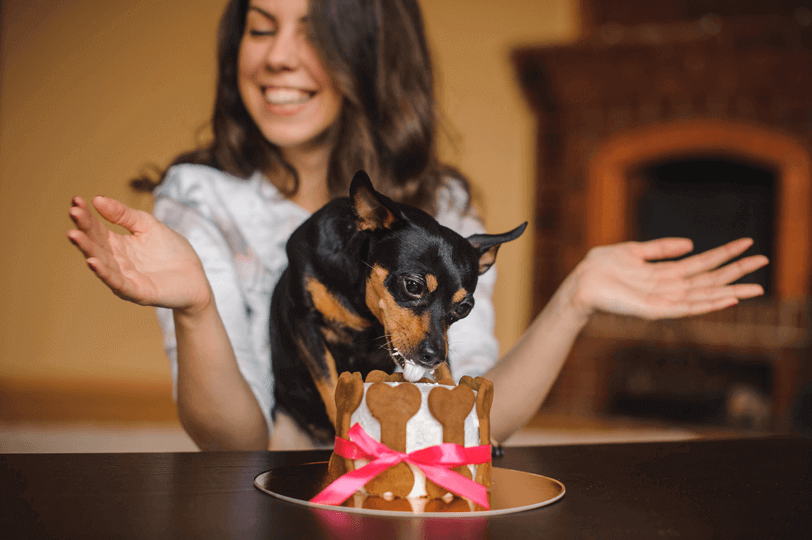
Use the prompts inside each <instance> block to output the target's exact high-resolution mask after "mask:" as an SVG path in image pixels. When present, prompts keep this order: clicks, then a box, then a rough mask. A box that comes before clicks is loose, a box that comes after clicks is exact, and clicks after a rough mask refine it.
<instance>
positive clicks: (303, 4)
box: [237, 0, 342, 152]
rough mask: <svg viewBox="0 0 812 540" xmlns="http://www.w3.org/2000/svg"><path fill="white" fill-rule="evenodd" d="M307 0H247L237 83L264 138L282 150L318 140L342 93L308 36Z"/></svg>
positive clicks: (335, 115) (338, 106) (334, 115)
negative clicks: (248, 0)
mask: <svg viewBox="0 0 812 540" xmlns="http://www.w3.org/2000/svg"><path fill="white" fill-rule="evenodd" d="M307 14H308V1H307V0H250V2H249V6H248V14H247V17H246V21H245V33H244V34H243V36H242V41H241V42H240V54H239V66H238V67H239V69H238V75H237V79H238V87H239V91H240V97H241V98H242V101H243V103H244V104H245V108H246V110H247V111H248V113H249V114H250V115H251V117H252V118H253V120H254V122H255V123H256V124H257V126H258V127H259V130H260V131H261V132H262V134H263V135H264V136H265V138H266V139H267V140H268V141H269V142H271V143H272V144H274V145H276V146H278V147H279V148H280V149H282V150H283V152H284V151H285V150H297V149H306V148H307V147H308V146H310V145H313V144H316V143H318V142H319V141H320V140H323V138H322V136H323V135H325V134H326V133H327V132H328V130H329V128H330V127H331V126H332V125H333V124H334V123H335V122H336V119H337V118H338V115H339V112H340V111H341V103H342V95H341V93H340V92H339V91H338V89H337V88H336V86H335V83H334V81H333V79H332V77H331V76H330V73H329V72H328V71H327V70H326V69H325V67H324V65H323V63H322V60H321V56H320V55H319V52H318V51H317V50H316V48H315V47H314V46H313V44H312V43H311V42H310V40H309V39H308V30H307V24H308V23H307Z"/></svg>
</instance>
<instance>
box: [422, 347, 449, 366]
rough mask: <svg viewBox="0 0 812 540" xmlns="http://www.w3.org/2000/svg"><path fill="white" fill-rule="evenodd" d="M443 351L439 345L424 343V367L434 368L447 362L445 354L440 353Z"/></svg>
mask: <svg viewBox="0 0 812 540" xmlns="http://www.w3.org/2000/svg"><path fill="white" fill-rule="evenodd" d="M440 351H442V349H441V348H440V347H438V346H437V345H434V344H431V343H429V342H427V341H424V342H423V343H422V344H421V345H420V360H421V361H422V363H423V365H425V366H427V367H434V366H436V365H437V364H439V363H441V362H443V361H445V354H444V353H442V352H440Z"/></svg>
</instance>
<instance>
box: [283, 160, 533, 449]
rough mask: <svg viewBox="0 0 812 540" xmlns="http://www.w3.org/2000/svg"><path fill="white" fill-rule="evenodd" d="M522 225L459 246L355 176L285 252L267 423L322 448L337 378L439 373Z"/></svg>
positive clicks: (427, 219) (448, 233)
mask: <svg viewBox="0 0 812 540" xmlns="http://www.w3.org/2000/svg"><path fill="white" fill-rule="evenodd" d="M526 225H527V224H526V223H525V224H522V225H521V226H519V227H517V228H516V229H514V230H512V231H510V232H508V233H505V234H501V235H487V234H478V235H474V236H471V237H469V238H467V239H465V238H463V237H461V236H460V235H458V234H457V233H455V232H454V231H452V230H450V229H448V228H446V227H443V226H441V225H440V224H439V223H437V221H436V220H435V219H433V218H432V217H431V216H429V215H428V214H426V213H425V212H423V211H421V210H418V209H416V208H413V207H410V206H406V205H402V204H398V203H395V202H394V201H392V200H390V199H388V198H386V197H384V196H383V195H382V194H380V193H378V192H376V191H375V190H374V189H373V187H372V183H371V182H370V180H369V177H368V176H367V174H366V173H364V172H363V171H360V172H358V173H357V174H356V175H355V178H353V181H352V185H351V186H350V197H349V198H340V199H336V200H334V201H332V202H330V203H329V204H327V205H325V206H324V208H322V209H321V210H319V211H318V212H316V213H315V214H313V216H311V217H310V218H309V219H308V220H307V221H305V222H304V223H303V224H302V225H301V226H300V227H299V228H298V229H296V231H294V233H293V235H291V237H290V240H289V241H288V244H287V255H288V268H287V269H286V270H285V272H284V273H283V274H282V277H281V278H280V280H279V283H278V284H277V286H276V289H275V290H274V293H273V299H272V301H271V354H272V357H271V358H272V364H273V375H274V397H275V400H276V404H275V406H274V416H276V414H277V413H278V412H280V411H283V412H284V413H286V414H288V415H289V416H290V417H291V418H293V419H294V420H295V421H296V422H297V423H298V424H299V426H300V427H301V428H303V429H304V430H305V431H306V432H307V433H309V434H310V436H311V437H312V438H313V439H314V440H315V441H317V442H325V443H329V442H332V439H333V436H334V428H333V425H334V421H335V414H336V411H335V399H334V392H335V387H336V383H337V381H338V374H339V373H341V372H343V371H353V372H354V371H359V372H361V374H362V375H363V376H364V377H366V374H367V373H369V372H370V371H371V370H374V369H377V370H382V371H385V372H387V373H392V371H393V370H394V369H395V363H396V362H397V363H398V364H400V365H401V367H404V365H405V366H406V367H407V368H409V367H414V365H417V366H421V367H424V368H433V367H435V366H437V365H438V364H439V363H441V362H443V361H444V360H445V359H446V354H447V349H448V342H447V338H446V332H447V330H448V327H449V325H450V324H452V323H453V322H455V321H458V320H459V319H462V318H463V317H465V316H466V315H468V313H469V312H470V311H471V308H472V307H473V305H474V297H473V294H474V289H475V288H476V284H477V278H478V276H479V274H481V273H483V272H485V271H486V270H487V269H488V268H490V267H491V265H492V264H493V263H494V261H495V259H496V252H497V250H498V249H499V246H500V245H501V244H502V243H503V242H507V241H510V240H514V239H516V238H518V237H519V235H521V234H522V232H524V228H525V226H526ZM418 371H419V370H418Z"/></svg>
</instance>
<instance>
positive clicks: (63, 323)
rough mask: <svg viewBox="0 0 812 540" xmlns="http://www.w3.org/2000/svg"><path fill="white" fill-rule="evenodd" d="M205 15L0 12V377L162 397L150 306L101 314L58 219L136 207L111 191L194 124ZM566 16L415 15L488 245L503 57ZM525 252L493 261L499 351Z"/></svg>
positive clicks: (505, 141) (518, 326)
mask: <svg viewBox="0 0 812 540" xmlns="http://www.w3.org/2000/svg"><path fill="white" fill-rule="evenodd" d="M223 4H224V2H222V1H216V2H181V1H180V0H138V1H123V0H121V1H110V0H76V1H71V2H53V1H51V0H6V1H5V2H3V3H2V9H3V13H2V30H1V31H0V40H2V42H1V43H2V59H1V61H0V69H1V70H2V71H1V72H0V76H2V79H0V81H1V82H2V89H1V90H0V253H2V261H3V262H2V264H1V265H0V306H2V307H1V308H0V336H1V337H0V380H3V379H5V380H9V379H12V380H41V379H46V380H52V381H53V380H60V381H64V382H65V383H66V384H67V385H71V384H73V383H77V382H79V383H82V382H84V383H87V382H95V383H105V382H117V381H129V382H132V383H134V384H143V385H147V386H155V385H158V386H161V385H166V383H167V381H168V378H169V370H168V367H167V362H166V360H165V358H164V357H163V353H162V349H161V343H160V335H159V333H158V330H157V327H156V324H155V320H154V314H153V312H152V310H151V309H150V308H142V307H138V306H134V305H130V304H128V303H126V302H122V301H120V300H118V299H117V298H115V297H114V296H113V295H112V294H110V293H109V291H107V290H106V289H105V288H104V287H103V286H102V285H101V284H100V283H99V282H98V281H97V280H96V279H95V278H94V277H93V276H92V274H91V273H90V272H89V271H88V270H87V269H86V267H85V265H84V264H83V262H82V259H81V257H80V255H79V253H78V252H76V250H75V249H74V248H73V246H71V245H70V244H69V242H68V241H67V239H66V237H65V232H66V231H67V229H68V228H69V227H70V221H69V219H68V217H67V210H68V208H69V204H70V199H71V197H72V196H73V195H75V194H79V195H83V196H85V197H88V198H89V197H92V196H93V195H96V194H105V195H108V196H112V197H117V198H120V199H121V200H123V201H125V202H127V203H128V204H131V205H134V206H136V207H139V208H142V209H145V210H148V209H149V208H150V200H149V197H147V196H143V195H136V194H134V193H133V192H132V191H131V190H130V189H129V188H128V187H127V186H126V182H125V180H126V179H127V178H129V177H130V176H132V175H133V174H135V173H137V172H138V171H139V170H140V169H141V168H142V167H143V166H145V165H147V164H149V163H156V164H159V165H164V164H165V163H166V162H167V161H168V160H170V159H171V158H172V157H174V156H175V155H176V154H177V153H179V152H180V151H182V150H186V149H188V148H189V147H190V146H191V145H192V144H193V142H194V137H195V130H196V129H197V128H198V127H199V126H200V125H201V124H203V123H204V122H205V120H206V119H207V116H208V114H209V110H210V107H211V102H212V99H213V86H214V85H213V78H214V47H215V37H214V36H215V31H216V24H217V20H218V18H219V14H220V11H221V9H222V5H223ZM575 5H577V2H576V1H575V0H516V1H508V2H492V1H489V0H488V1H486V0H430V1H424V2H423V6H424V13H425V17H426V21H427V26H428V31H429V37H430V41H431V44H432V46H433V49H434V53H435V62H436V70H437V72H438V79H439V88H438V89H439V97H440V101H441V105H442V107H443V109H444V111H445V112H446V115H447V117H448V120H449V121H450V124H451V126H452V129H453V132H454V133H455V134H456V135H455V143H454V144H453V145H452V144H444V146H443V153H444V155H445V156H446V157H448V158H449V159H450V160H451V161H453V162H454V163H455V164H457V165H459V166H460V167H461V168H462V169H463V170H464V171H465V172H466V173H467V174H469V175H470V177H471V179H472V180H473V182H474V184H475V186H476V189H477V190H478V192H479V194H480V199H479V200H480V201H482V202H484V217H485V221H486V224H487V226H488V229H489V230H491V231H494V232H501V231H504V230H507V229H509V228H512V227H514V226H515V225H516V224H517V223H518V222H519V221H521V220H530V219H531V215H532V198H533V197H532V196H533V184H532V179H533V176H534V163H535V156H534V151H533V149H534V133H535V131H534V129H535V128H534V121H533V118H532V115H531V114H530V111H529V109H528V107H527V106H526V104H525V102H524V101H523V99H522V97H521V93H520V90H519V87H518V85H517V84H516V82H515V76H514V72H513V69H512V66H511V64H510V61H509V53H510V50H511V48H512V47H513V46H515V45H517V44H528V43H549V42H557V41H564V40H569V39H572V37H573V36H574V34H575V28H576V20H575V19H576V17H577V14H576V13H575ZM531 232H532V231H531ZM530 240H531V238H530V234H526V235H525V236H524V237H523V238H522V239H521V240H520V241H519V242H517V243H515V244H514V245H510V246H509V247H505V248H503V250H502V251H501V252H500V263H499V265H498V266H499V272H500V280H499V286H498V289H497V310H498V313H497V315H498V321H499V322H498V327H497V335H498V337H499V338H500V341H501V342H502V346H503V348H506V347H508V346H510V345H511V344H512V343H513V342H514V341H515V340H516V338H517V337H518V336H519V335H520V333H521V331H522V329H523V328H524V327H525V326H526V324H527V322H528V311H529V303H530V302H529V288H530V272H531V253H530V249H531V242H530Z"/></svg>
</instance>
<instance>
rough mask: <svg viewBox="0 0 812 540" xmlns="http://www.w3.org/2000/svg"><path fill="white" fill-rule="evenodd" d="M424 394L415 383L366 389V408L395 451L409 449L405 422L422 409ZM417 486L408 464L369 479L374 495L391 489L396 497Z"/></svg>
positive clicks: (387, 443) (384, 439)
mask: <svg viewBox="0 0 812 540" xmlns="http://www.w3.org/2000/svg"><path fill="white" fill-rule="evenodd" d="M421 402H422V396H421V394H420V390H418V389H417V387H416V386H415V385H413V384H399V385H397V386H390V385H388V384H387V383H385V382H378V383H375V384H373V385H372V386H370V387H369V389H368V390H367V407H369V411H370V412H371V413H372V416H374V417H375V418H377V419H378V421H379V422H380V423H381V441H380V442H381V443H382V444H384V445H385V446H386V447H388V448H389V449H390V450H394V451H395V452H405V451H406V422H408V421H409V418H411V417H412V416H414V415H415V414H417V411H419V410H420V404H421ZM412 486H414V474H413V473H412V470H411V468H409V466H408V465H407V464H406V463H398V464H397V465H395V466H394V467H390V468H389V469H387V470H385V471H383V472H382V473H381V474H379V475H378V476H376V477H375V478H373V479H372V480H370V481H369V482H367V484H366V486H365V487H366V489H367V492H368V493H369V494H371V495H383V494H384V493H387V492H391V493H392V494H393V495H394V496H395V497H399V498H403V497H406V496H407V495H409V493H410V492H411V491H412Z"/></svg>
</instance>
